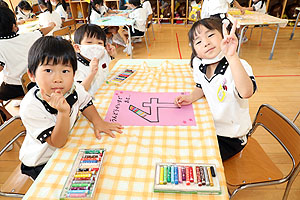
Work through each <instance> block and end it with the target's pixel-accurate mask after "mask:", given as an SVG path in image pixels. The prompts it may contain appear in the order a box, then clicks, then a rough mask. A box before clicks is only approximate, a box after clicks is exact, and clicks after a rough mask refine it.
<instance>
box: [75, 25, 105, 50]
mask: <svg viewBox="0 0 300 200" xmlns="http://www.w3.org/2000/svg"><path fill="white" fill-rule="evenodd" d="M85 35H86V37H88V38H93V37H95V38H97V39H99V40H103V42H104V46H106V34H105V32H104V30H103V29H102V28H101V27H100V26H98V25H95V24H84V25H82V26H80V27H79V28H78V29H77V30H76V31H75V34H74V42H75V44H81V41H82V39H83V37H84V36H85Z"/></svg>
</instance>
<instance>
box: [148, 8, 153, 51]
mask: <svg viewBox="0 0 300 200" xmlns="http://www.w3.org/2000/svg"><path fill="white" fill-rule="evenodd" d="M150 26H151V27H152V34H153V40H155V35H154V28H153V14H150V15H148V18H147V31H148V29H149V28H150ZM148 42H149V45H150V37H149V32H148Z"/></svg>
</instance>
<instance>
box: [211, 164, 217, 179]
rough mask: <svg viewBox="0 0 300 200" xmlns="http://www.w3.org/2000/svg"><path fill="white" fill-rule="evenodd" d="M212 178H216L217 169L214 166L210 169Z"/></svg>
mask: <svg viewBox="0 0 300 200" xmlns="http://www.w3.org/2000/svg"><path fill="white" fill-rule="evenodd" d="M210 171H211V175H212V177H216V173H215V169H214V167H213V166H211V167H210Z"/></svg>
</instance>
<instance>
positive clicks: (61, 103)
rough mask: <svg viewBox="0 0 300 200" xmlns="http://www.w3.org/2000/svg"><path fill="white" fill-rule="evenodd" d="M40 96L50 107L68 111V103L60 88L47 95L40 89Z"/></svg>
mask: <svg viewBox="0 0 300 200" xmlns="http://www.w3.org/2000/svg"><path fill="white" fill-rule="evenodd" d="M41 95H42V98H43V99H44V100H45V101H46V102H47V103H48V104H49V105H50V106H51V107H52V108H55V109H56V110H58V111H59V112H62V113H70V105H69V104H68V102H67V101H66V99H65V97H64V95H63V94H62V93H61V91H60V90H56V91H55V92H53V93H52V94H50V95H48V94H46V93H45V91H44V90H42V89H41Z"/></svg>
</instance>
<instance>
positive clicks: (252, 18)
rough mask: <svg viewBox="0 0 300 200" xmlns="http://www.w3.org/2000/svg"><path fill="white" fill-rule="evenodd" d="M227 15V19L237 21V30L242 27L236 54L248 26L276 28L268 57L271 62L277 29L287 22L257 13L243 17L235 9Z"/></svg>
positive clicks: (247, 13)
mask: <svg viewBox="0 0 300 200" xmlns="http://www.w3.org/2000/svg"><path fill="white" fill-rule="evenodd" d="M228 14H229V15H228V18H229V19H230V18H234V19H236V20H237V28H239V27H240V26H243V27H242V29H241V35H240V38H239V46H238V54H239V53H240V48H241V44H242V39H243V37H244V32H245V29H246V28H247V27H248V26H255V25H275V26H277V30H276V33H275V37H274V41H273V46H272V50H271V53H270V57H269V60H272V57H273V53H274V48H275V44H276V40H277V36H278V32H279V27H285V26H286V24H287V23H288V20H286V19H280V18H277V17H273V16H270V15H267V14H262V13H259V12H246V13H245V14H244V15H241V14H240V11H237V10H236V9H232V10H230V11H228ZM271 30H272V29H271Z"/></svg>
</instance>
